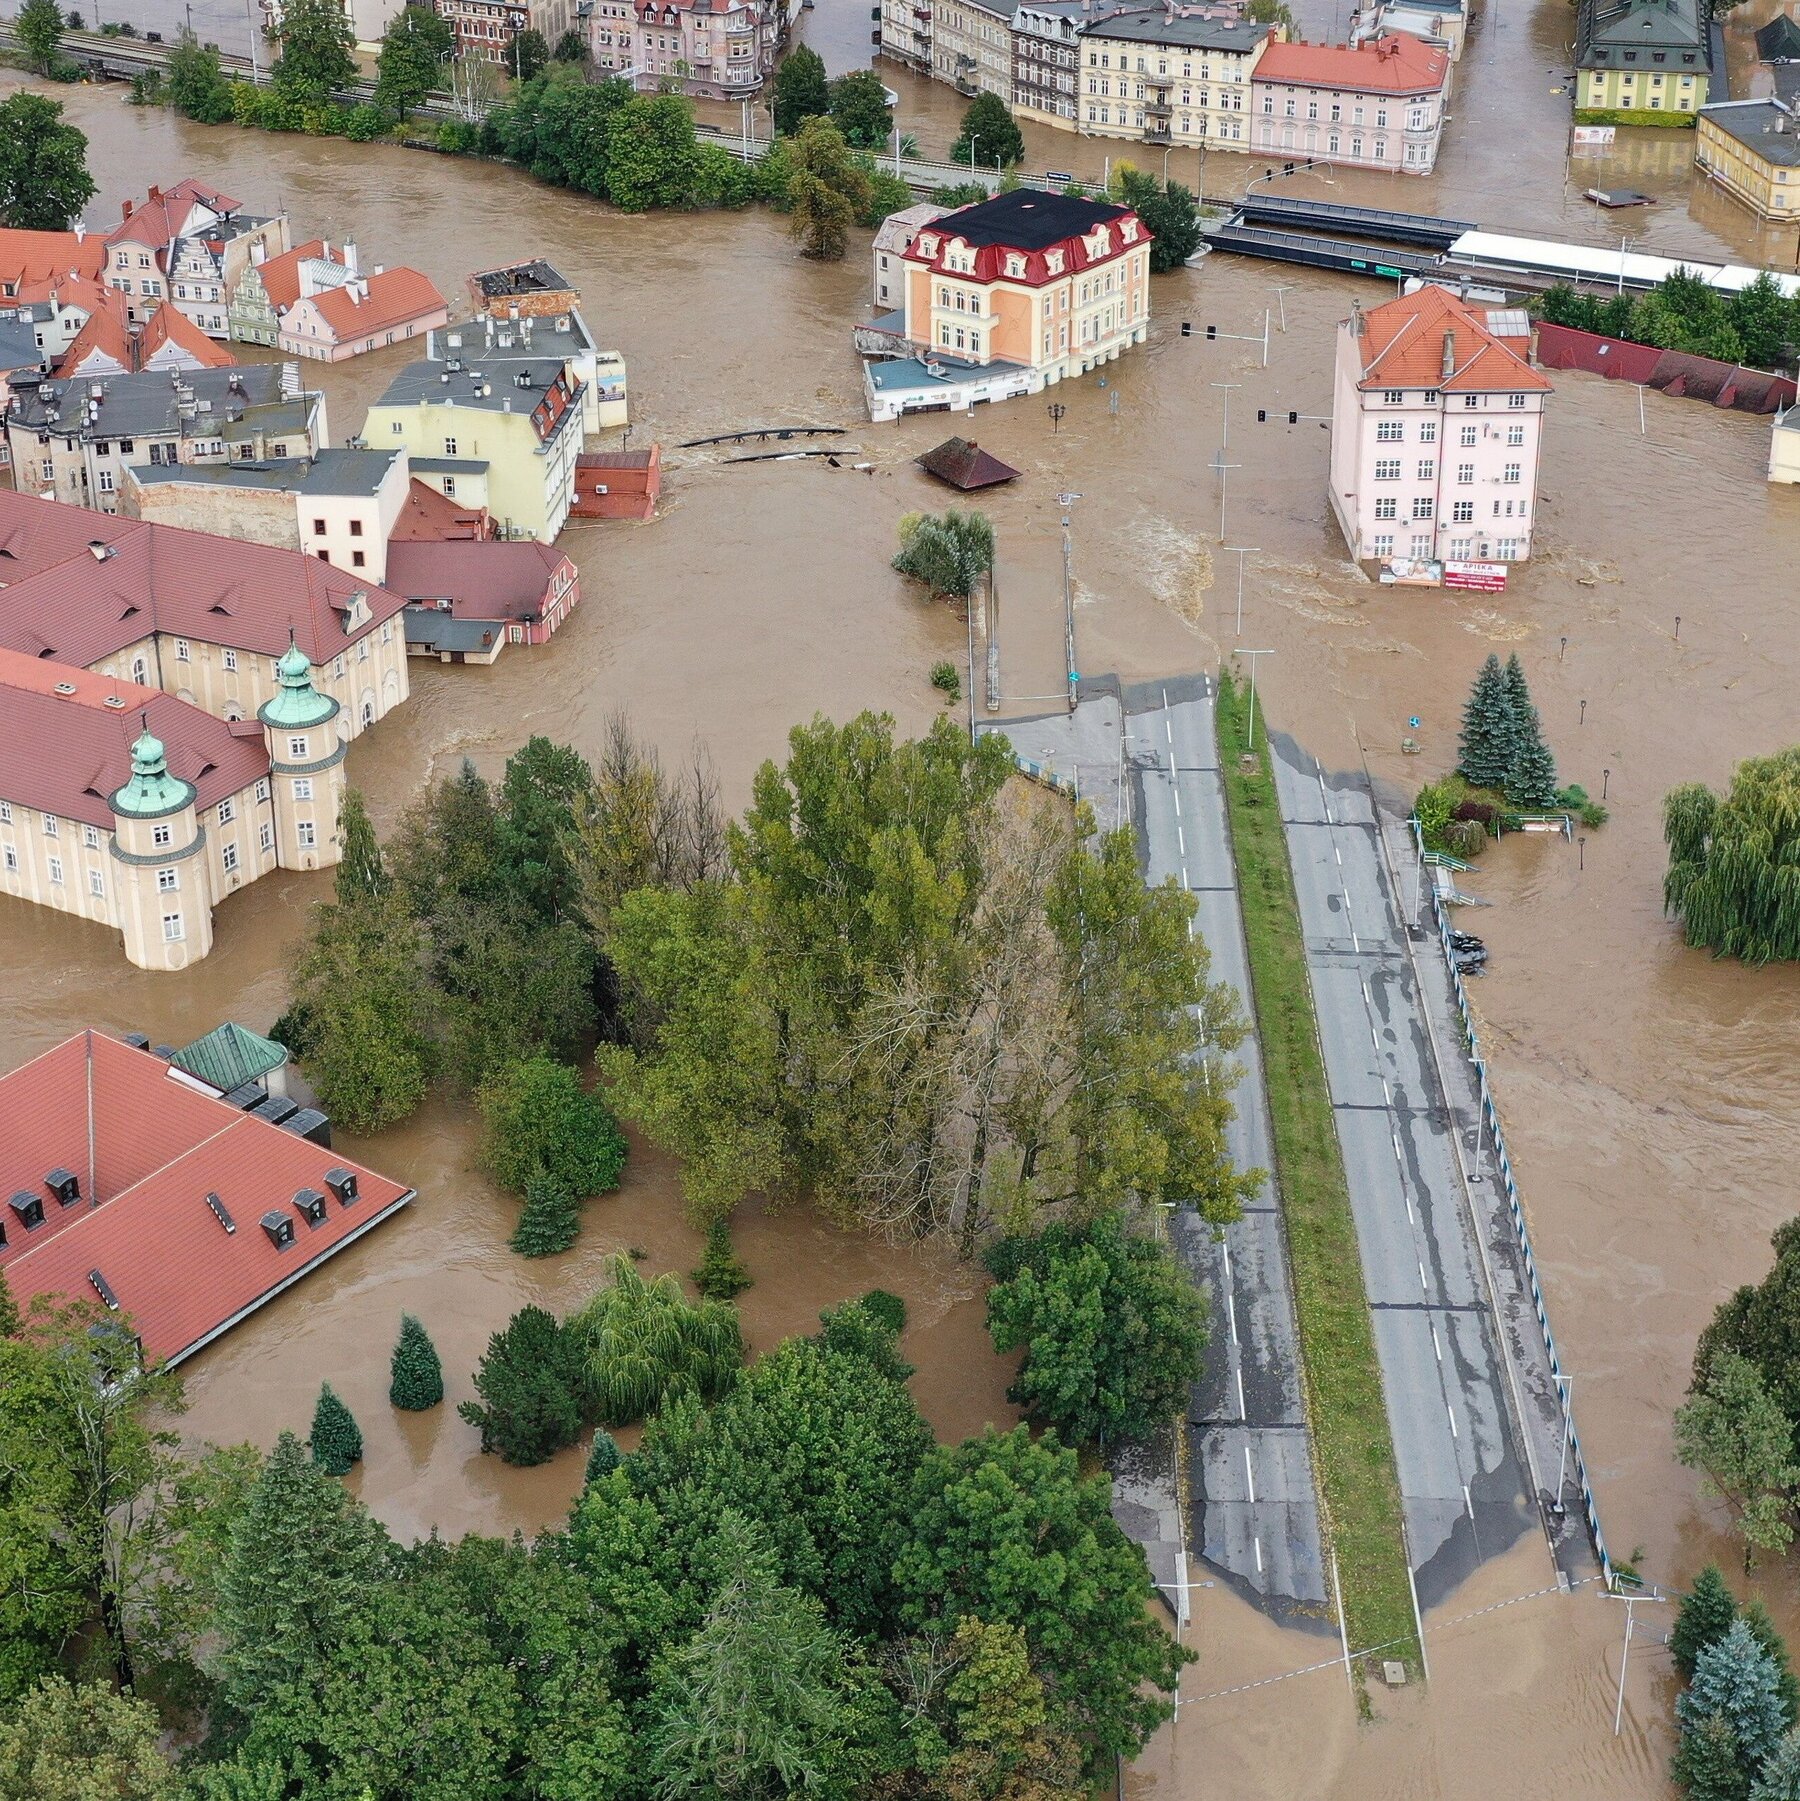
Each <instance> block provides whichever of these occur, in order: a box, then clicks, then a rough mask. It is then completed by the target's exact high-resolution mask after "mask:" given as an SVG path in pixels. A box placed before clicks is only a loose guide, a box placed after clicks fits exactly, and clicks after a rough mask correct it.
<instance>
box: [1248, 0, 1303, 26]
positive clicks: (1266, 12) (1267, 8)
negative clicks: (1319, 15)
mask: <svg viewBox="0 0 1800 1801" xmlns="http://www.w3.org/2000/svg"><path fill="white" fill-rule="evenodd" d="M1244 17H1245V18H1246V19H1248V20H1250V22H1251V23H1252V24H1254V25H1285V26H1286V27H1287V29H1288V31H1289V32H1290V33H1291V32H1293V31H1294V30H1295V25H1294V13H1293V9H1292V8H1291V7H1290V6H1289V5H1288V4H1287V0H1250V4H1249V5H1248V6H1246V7H1245V8H1244Z"/></svg>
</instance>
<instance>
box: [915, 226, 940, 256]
mask: <svg viewBox="0 0 1800 1801" xmlns="http://www.w3.org/2000/svg"><path fill="white" fill-rule="evenodd" d="M937 252H938V241H937V234H936V233H935V232H929V231H927V232H921V233H920V234H919V254H920V255H921V256H936V255H937Z"/></svg>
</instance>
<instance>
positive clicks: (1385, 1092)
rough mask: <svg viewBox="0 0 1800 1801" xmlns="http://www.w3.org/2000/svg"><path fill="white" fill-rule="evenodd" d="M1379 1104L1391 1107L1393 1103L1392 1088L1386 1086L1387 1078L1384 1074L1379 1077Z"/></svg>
mask: <svg viewBox="0 0 1800 1801" xmlns="http://www.w3.org/2000/svg"><path fill="white" fill-rule="evenodd" d="M1381 1104H1382V1105H1383V1106H1384V1107H1391V1106H1393V1104H1394V1094H1393V1090H1392V1089H1390V1088H1389V1087H1388V1079H1387V1077H1386V1076H1383V1077H1382V1078H1381Z"/></svg>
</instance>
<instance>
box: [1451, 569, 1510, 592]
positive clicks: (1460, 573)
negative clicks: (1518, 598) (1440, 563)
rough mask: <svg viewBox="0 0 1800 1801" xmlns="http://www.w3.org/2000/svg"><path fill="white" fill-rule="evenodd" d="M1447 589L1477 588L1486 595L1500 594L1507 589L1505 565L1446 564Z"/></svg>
mask: <svg viewBox="0 0 1800 1801" xmlns="http://www.w3.org/2000/svg"><path fill="white" fill-rule="evenodd" d="M1444 586H1445V587H1446V588H1477V589H1479V590H1480V591H1481V592H1482V593H1484V594H1499V593H1501V592H1502V591H1503V590H1504V589H1505V587H1506V565H1505V564H1504V563H1446V564H1445V565H1444Z"/></svg>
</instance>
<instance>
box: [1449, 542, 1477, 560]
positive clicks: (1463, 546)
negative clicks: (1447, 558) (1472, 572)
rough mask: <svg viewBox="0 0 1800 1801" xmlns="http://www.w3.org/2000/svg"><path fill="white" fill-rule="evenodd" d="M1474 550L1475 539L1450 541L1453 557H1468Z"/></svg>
mask: <svg viewBox="0 0 1800 1801" xmlns="http://www.w3.org/2000/svg"><path fill="white" fill-rule="evenodd" d="M1474 548H1475V540H1474V539H1473V538H1452V539H1451V540H1450V554H1451V555H1452V556H1453V557H1466V556H1467V555H1468V554H1469V552H1470V551H1471V550H1473V549H1474Z"/></svg>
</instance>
